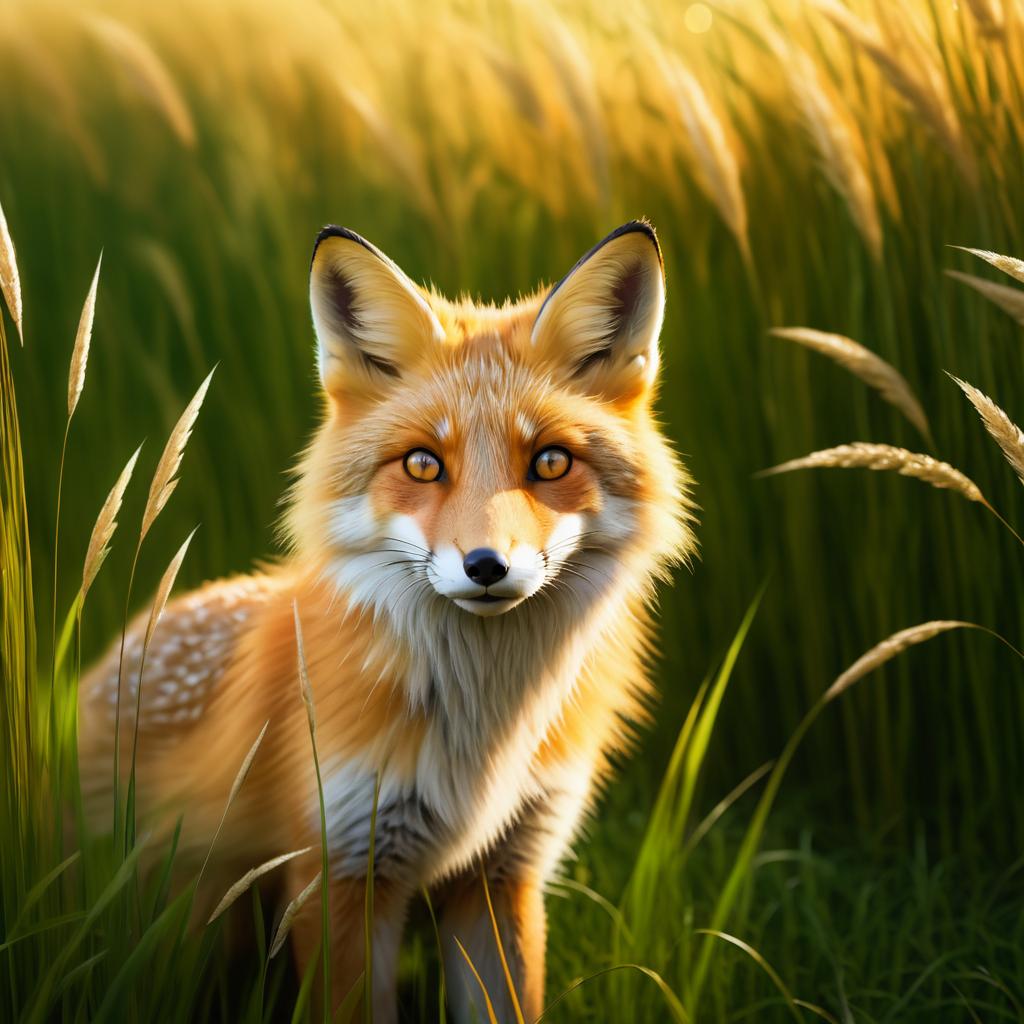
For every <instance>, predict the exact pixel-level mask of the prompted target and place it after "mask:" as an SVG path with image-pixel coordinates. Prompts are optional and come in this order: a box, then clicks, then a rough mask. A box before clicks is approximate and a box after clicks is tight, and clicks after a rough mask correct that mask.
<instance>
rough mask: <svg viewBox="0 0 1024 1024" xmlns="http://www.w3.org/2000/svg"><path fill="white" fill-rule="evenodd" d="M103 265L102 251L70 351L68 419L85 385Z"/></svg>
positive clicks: (73, 412)
mask: <svg viewBox="0 0 1024 1024" xmlns="http://www.w3.org/2000/svg"><path fill="white" fill-rule="evenodd" d="M102 265H103V253H102V252H101V253H100V258H99V259H98V260H97V261H96V271H95V273H93V275H92V284H91V285H90V286H89V294H88V295H86V297H85V305H83V306H82V315H81V316H80V317H79V318H78V332H77V333H76V334H75V347H74V350H73V351H72V353H71V370H70V371H69V373H68V419H71V417H72V416H74V414H75V409H76V408H77V406H78V399H79V398H81V397H82V388H84V387H85V367H86V364H87V363H88V362H89V342H90V341H92V322H93V318H94V317H95V315H96V288H97V287H98V286H99V283H100V267H101V266H102Z"/></svg>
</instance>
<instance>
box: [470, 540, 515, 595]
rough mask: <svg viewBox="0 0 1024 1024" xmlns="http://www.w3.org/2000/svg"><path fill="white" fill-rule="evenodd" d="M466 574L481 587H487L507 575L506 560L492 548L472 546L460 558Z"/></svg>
mask: <svg viewBox="0 0 1024 1024" xmlns="http://www.w3.org/2000/svg"><path fill="white" fill-rule="evenodd" d="M462 568H463V569H465V570H466V575H467V576H468V577H469V578H470V579H471V580H472V581H473V582H474V583H479V584H480V586H481V587H489V586H490V585H491V584H492V583H497V582H498V580H503V579H504V578H505V577H506V576H507V575H508V562H507V561H506V560H505V556H504V555H500V554H498V552H497V551H495V550H494V548H474V549H473V550H472V551H470V553H469V554H468V555H466V557H465V558H464V559H463V560H462Z"/></svg>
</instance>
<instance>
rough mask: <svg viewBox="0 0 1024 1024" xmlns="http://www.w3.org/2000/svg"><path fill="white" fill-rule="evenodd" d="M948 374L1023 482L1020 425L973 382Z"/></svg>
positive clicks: (1023, 439)
mask: <svg viewBox="0 0 1024 1024" xmlns="http://www.w3.org/2000/svg"><path fill="white" fill-rule="evenodd" d="M949 376H950V377H952V378H953V380H954V381H955V382H956V383H957V385H958V386H959V388H960V390H961V391H963V393H964V394H965V395H966V396H967V397H968V398H969V399H970V401H971V405H973V406H974V408H975V409H977V410H978V415H979V416H981V421H982V423H984V424H985V429H986V430H987V431H988V432H989V433H990V434H991V435H992V437H993V438H994V439H995V442H996V444H998V445H999V447H1000V448H1002V450H1003V454H1004V455H1005V456H1006V461H1007V462H1009V464H1010V465H1011V466H1012V467H1013V471H1014V473H1016V474H1017V476H1018V477H1019V478H1020V481H1021V483H1024V431H1021V429H1020V427H1018V426H1017V424H1016V423H1014V422H1013V420H1011V419H1010V417H1009V416H1007V415H1006V413H1005V412H1003V410H1002V409H1001V408H1000V407H999V406H998V405H996V403H995V402H993V401H992V399H991V398H989V397H988V395H986V394H985V393H984V392H983V391H979V390H978V389H977V388H976V387H975V386H974V385H973V384H968V383H967V381H965V380H961V379H960V378H959V377H953V374H950V375H949Z"/></svg>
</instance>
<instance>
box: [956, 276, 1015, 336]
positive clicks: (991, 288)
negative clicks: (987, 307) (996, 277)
mask: <svg viewBox="0 0 1024 1024" xmlns="http://www.w3.org/2000/svg"><path fill="white" fill-rule="evenodd" d="M946 275H947V276H948V277H952V278H953V279H954V280H956V281H962V282H963V283H964V284H966V285H967V286H968V287H970V288H973V289H974V290H975V291H976V292H978V294H979V295H984V296H985V298H986V299H988V301H989V302H991V303H992V304H993V305H996V306H998V307H999V308H1000V309H1001V310H1002V311H1003V312H1004V313H1009V314H1010V316H1012V317H1013V319H1014V320H1016V321H1017V323H1019V324H1022V325H1024V289H1021V288H1014V287H1013V286H1012V285H1006V284H999V283H998V282H997V281H987V280H986V279H985V278H983V277H975V276H974V274H965V273H963V272H962V271H960V270H947V271H946Z"/></svg>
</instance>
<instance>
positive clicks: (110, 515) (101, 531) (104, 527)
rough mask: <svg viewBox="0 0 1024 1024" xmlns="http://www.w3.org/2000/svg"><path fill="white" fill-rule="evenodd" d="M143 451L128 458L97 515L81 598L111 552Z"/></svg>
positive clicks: (136, 451)
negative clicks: (123, 504)
mask: <svg viewBox="0 0 1024 1024" xmlns="http://www.w3.org/2000/svg"><path fill="white" fill-rule="evenodd" d="M141 451H142V445H141V444H140V445H139V447H138V448H136V449H135V452H134V454H133V455H132V457H131V458H130V459H129V460H128V462H127V464H126V465H125V467H124V469H122V470H121V475H120V476H119V477H118V478H117V482H116V483H115V484H114V486H113V488H112V489H111V491H110V493H109V494H108V495H107V500H106V501H105V502H103V507H102V508H101V509H100V514H99V515H98V516H97V517H96V524H95V525H94V526H93V528H92V535H91V536H90V537H89V547H88V550H87V551H86V554H85V567H84V568H83V570H82V589H81V591H80V599H81V600H82V601H84V600H85V595H86V594H87V593H88V592H89V588H90V587H91V586H92V584H93V581H94V580H95V579H96V576H97V574H98V573H99V571H100V567H101V566H102V565H103V562H104V560H105V559H106V557H107V555H108V554H109V553H110V538H111V537H113V536H114V531H115V530H116V529H117V516H118V513H119V512H120V511H121V502H122V501H123V500H124V492H125V491H126V490H127V488H128V482H129V481H130V480H131V478H132V473H133V471H134V470H135V462H136V460H137V459H138V457H139V452H141Z"/></svg>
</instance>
